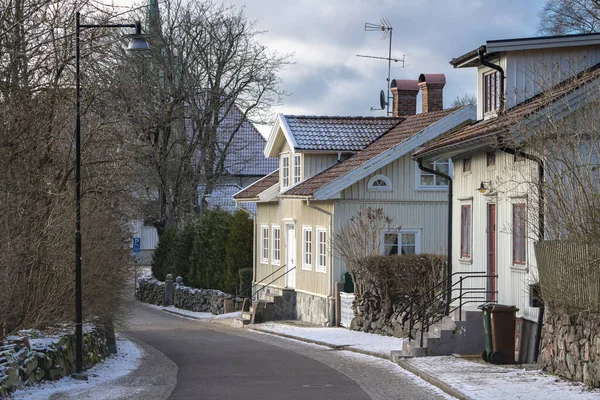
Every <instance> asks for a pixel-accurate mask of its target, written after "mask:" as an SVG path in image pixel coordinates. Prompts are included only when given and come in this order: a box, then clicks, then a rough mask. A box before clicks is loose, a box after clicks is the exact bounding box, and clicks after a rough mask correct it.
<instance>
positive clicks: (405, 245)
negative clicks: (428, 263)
mask: <svg viewBox="0 0 600 400" xmlns="http://www.w3.org/2000/svg"><path fill="white" fill-rule="evenodd" d="M383 242H384V246H385V248H384V253H383V254H385V255H386V256H389V255H394V254H420V253H421V231H420V230H418V229H412V230H411V229H402V230H401V231H400V232H389V233H384V235H383Z"/></svg>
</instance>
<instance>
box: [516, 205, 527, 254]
mask: <svg viewBox="0 0 600 400" xmlns="http://www.w3.org/2000/svg"><path fill="white" fill-rule="evenodd" d="M512 209H513V229H512V244H513V264H514V265H524V264H525V263H526V256H527V236H526V214H525V210H526V208H525V203H515V204H513V205H512Z"/></svg>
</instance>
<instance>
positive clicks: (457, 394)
mask: <svg viewBox="0 0 600 400" xmlns="http://www.w3.org/2000/svg"><path fill="white" fill-rule="evenodd" d="M396 364H398V365H399V366H400V367H402V368H404V369H405V370H407V371H408V372H410V373H413V374H415V375H416V376H418V377H419V378H421V379H423V380H424V381H426V382H428V383H430V384H432V385H433V386H436V387H437V388H438V389H440V390H442V391H444V392H446V393H447V394H449V395H450V396H452V397H456V398H457V399H459V400H474V399H472V398H471V397H469V396H467V395H466V394H464V393H462V392H460V391H458V390H456V389H455V388H453V387H452V386H450V385H448V384H447V383H446V382H444V381H442V380H440V379H438V378H436V377H434V376H432V375H429V374H428V373H427V372H425V371H423V370H421V369H419V368H416V367H414V366H413V365H411V364H410V363H409V362H407V361H404V360H398V361H396Z"/></svg>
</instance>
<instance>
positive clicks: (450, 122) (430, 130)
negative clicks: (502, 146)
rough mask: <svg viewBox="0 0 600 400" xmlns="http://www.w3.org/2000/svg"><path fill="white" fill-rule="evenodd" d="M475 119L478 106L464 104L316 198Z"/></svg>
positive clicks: (335, 191)
mask: <svg viewBox="0 0 600 400" xmlns="http://www.w3.org/2000/svg"><path fill="white" fill-rule="evenodd" d="M475 120H477V108H476V107H475V106H474V105H472V104H469V105H467V106H464V107H463V108H461V109H459V110H457V111H455V112H453V113H452V114H450V115H448V116H446V117H444V118H442V119H440V120H439V121H436V122H434V123H433V124H431V125H429V126H428V127H427V128H425V129H423V130H422V131H421V132H419V133H417V134H416V135H413V136H411V137H410V138H408V139H406V140H405V141H403V142H401V143H398V144H397V145H395V146H394V147H392V148H391V149H388V150H386V151H384V152H383V153H381V154H379V155H378V156H376V157H374V158H372V159H371V160H369V161H367V162H366V163H364V164H363V165H361V166H359V167H358V168H356V169H353V170H352V171H350V172H348V173H347V174H345V175H343V176H341V177H339V178H338V179H335V180H334V181H332V182H330V183H328V184H327V185H325V186H323V187H322V188H321V189H319V190H317V191H316V192H315V193H314V200H330V199H331V198H332V197H334V196H336V195H337V194H338V193H339V192H341V191H342V190H344V189H346V188H347V187H349V186H350V185H353V184H354V183H356V182H358V181H359V180H361V179H363V178H365V177H367V176H369V175H370V174H372V173H373V172H375V171H377V170H378V169H380V168H382V167H384V166H386V165H387V164H389V163H391V162H393V161H395V160H397V159H399V158H400V157H402V156H404V155H406V154H407V153H409V152H411V151H413V150H414V149H415V148H417V147H419V146H421V145H423V144H424V143H427V142H429V141H431V140H433V139H435V138H436V137H438V136H440V135H441V134H443V133H445V132H448V131H449V130H452V129H454V128H456V127H457V126H459V125H462V124H464V123H465V122H469V121H475Z"/></svg>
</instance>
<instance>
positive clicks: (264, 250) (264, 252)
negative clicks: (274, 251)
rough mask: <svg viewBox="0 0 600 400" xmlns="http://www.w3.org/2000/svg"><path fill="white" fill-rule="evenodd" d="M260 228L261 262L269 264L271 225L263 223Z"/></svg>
mask: <svg viewBox="0 0 600 400" xmlns="http://www.w3.org/2000/svg"><path fill="white" fill-rule="evenodd" d="M260 228H261V229H260V230H261V235H260V243H261V249H260V262H261V263H263V264H267V263H268V262H269V226H268V225H261V226H260Z"/></svg>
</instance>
